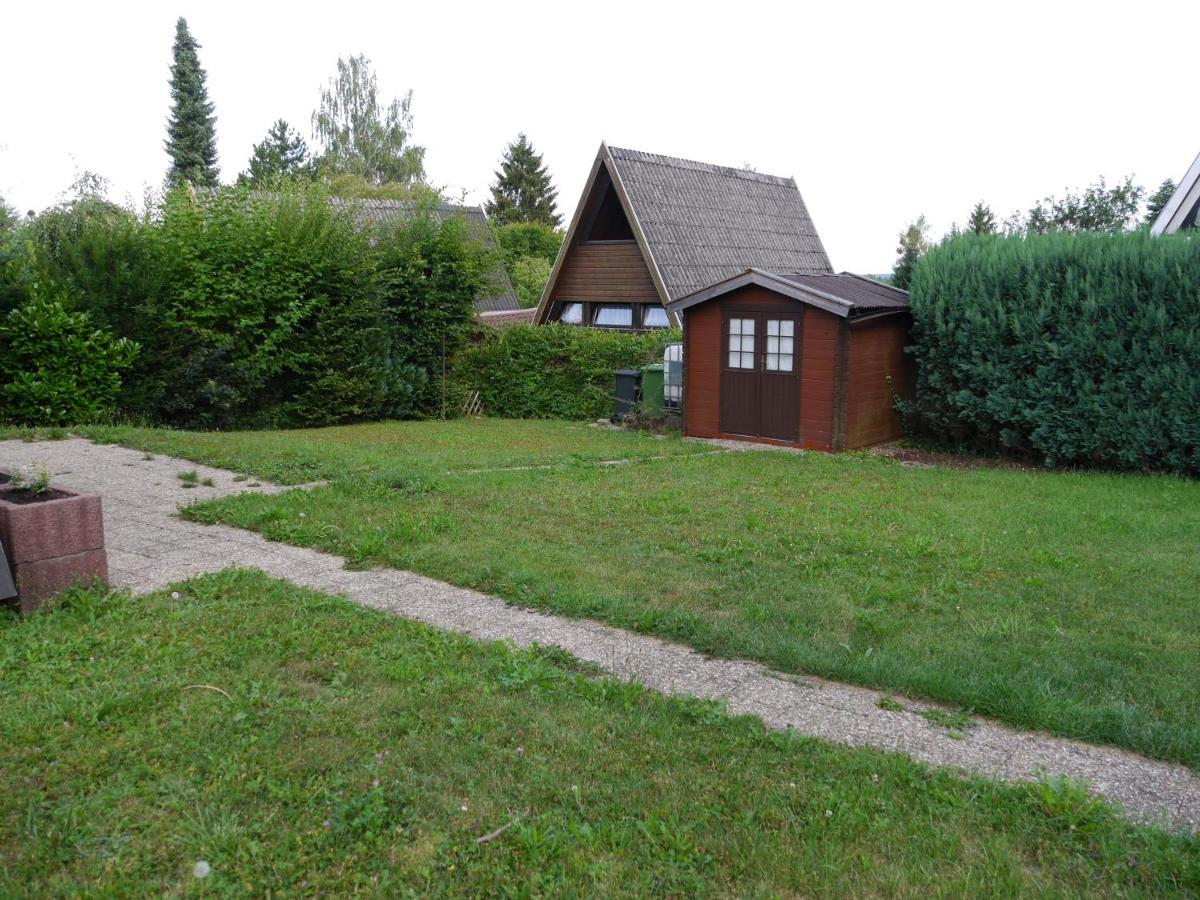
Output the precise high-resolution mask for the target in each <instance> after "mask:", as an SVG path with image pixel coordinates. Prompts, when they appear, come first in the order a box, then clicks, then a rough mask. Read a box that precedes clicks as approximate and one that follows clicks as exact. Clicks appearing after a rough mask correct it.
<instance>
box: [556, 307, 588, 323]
mask: <svg viewBox="0 0 1200 900" xmlns="http://www.w3.org/2000/svg"><path fill="white" fill-rule="evenodd" d="M558 321H560V322H563V323H565V324H567V325H581V324H583V304H582V303H564V304H563V308H562V315H560V316H559V317H558Z"/></svg>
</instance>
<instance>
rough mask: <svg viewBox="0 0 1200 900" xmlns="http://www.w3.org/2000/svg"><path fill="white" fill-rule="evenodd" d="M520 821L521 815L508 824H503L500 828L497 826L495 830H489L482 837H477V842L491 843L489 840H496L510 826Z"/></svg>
mask: <svg viewBox="0 0 1200 900" xmlns="http://www.w3.org/2000/svg"><path fill="white" fill-rule="evenodd" d="M519 821H521V819H520V816H518V817H517V818H515V819H513V820H512V821H511V822H509V823H508V824H507V825H501V826H500V827H499V828H497V829H496V830H495V831H489V832H488V833H487V834H485V835H483V836H481V837H477V838H475V843H476V844H487V843H489V842H491V841H494V840H495V839H496V838H498V837H500V835H502V834H504V832H506V831H508V829H510V828H512V827H513V826H514V825H516V824H517V822H519Z"/></svg>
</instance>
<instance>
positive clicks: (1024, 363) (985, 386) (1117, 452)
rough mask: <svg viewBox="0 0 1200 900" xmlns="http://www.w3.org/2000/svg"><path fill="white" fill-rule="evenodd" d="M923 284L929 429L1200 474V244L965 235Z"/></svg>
mask: <svg viewBox="0 0 1200 900" xmlns="http://www.w3.org/2000/svg"><path fill="white" fill-rule="evenodd" d="M911 291H912V310H913V317H914V327H913V332H912V334H913V347H912V352H913V353H914V355H915V357H916V360H917V368H918V380H917V393H916V399H915V401H914V402H913V403H911V404H907V405H906V407H905V411H906V412H907V413H908V415H909V417H910V421H911V422H912V423H913V424H914V425H915V426H916V428H917V429H919V430H921V431H924V432H926V433H931V434H933V435H934V436H936V437H938V438H940V439H941V440H944V441H948V442H951V443H955V444H960V445H969V446H974V447H983V448H993V449H999V450H1003V451H1007V452H1015V453H1019V454H1024V455H1027V456H1029V457H1032V458H1036V459H1039V460H1041V461H1044V462H1045V463H1046V464H1048V465H1064V464H1079V465H1105V466H1113V467H1117V468H1124V469H1163V470H1169V471H1174V472H1182V473H1190V474H1198V473H1200V416H1197V414H1196V411H1197V410H1198V409H1200V242H1198V241H1196V240H1194V239H1189V238H1187V237H1184V236H1169V237H1159V238H1151V237H1149V236H1148V235H1147V234H1145V233H1135V234H1119V235H1110V234H1062V233H1052V234H1045V235H1034V236H1030V237H1026V238H1019V237H994V236H985V237H978V236H975V235H964V236H961V237H956V238H953V239H951V240H949V241H947V242H945V243H943V244H942V245H941V246H938V247H935V248H934V249H932V250H931V251H930V252H929V253H928V254H927V255H926V257H925V258H924V259H923V260H922V261H921V264H920V265H919V266H918V267H917V269H916V272H915V274H914V277H913V282H912V288H911Z"/></svg>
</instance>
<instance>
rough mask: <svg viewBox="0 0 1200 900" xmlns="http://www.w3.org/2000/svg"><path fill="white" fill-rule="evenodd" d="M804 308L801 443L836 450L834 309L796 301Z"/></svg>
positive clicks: (836, 321)
mask: <svg viewBox="0 0 1200 900" xmlns="http://www.w3.org/2000/svg"><path fill="white" fill-rule="evenodd" d="M792 305H793V306H795V307H796V308H798V309H803V310H804V328H803V332H802V340H801V342H800V441H799V443H800V446H801V447H804V448H806V449H809V450H832V449H833V438H834V427H833V422H834V407H835V405H836V404H835V399H834V398H835V393H836V387H837V369H838V366H837V363H838V330H839V328H840V327H841V324H842V320H841V318H839V317H838V316H835V315H834V314H833V313H827V312H825V310H823V309H817V308H816V307H813V306H805V305H804V304H802V303H796V302H795V301H792Z"/></svg>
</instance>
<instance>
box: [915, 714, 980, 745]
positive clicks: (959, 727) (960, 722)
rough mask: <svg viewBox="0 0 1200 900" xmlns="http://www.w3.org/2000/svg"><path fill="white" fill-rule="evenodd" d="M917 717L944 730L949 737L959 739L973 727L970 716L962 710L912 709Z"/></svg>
mask: <svg viewBox="0 0 1200 900" xmlns="http://www.w3.org/2000/svg"><path fill="white" fill-rule="evenodd" d="M913 712H915V713H916V714H917V715H918V716H920V717H921V718H922V719H924V720H925V721H926V722H929V723H931V724H933V725H937V726H938V727H939V728H944V729H946V731H947V733H949V735H950V736H951V737H956V738H960V737H962V736H963V735H964V734H966V732H967V731H968V730H969V729H970V728H972V727H973V726H974V724H975V723H974V722H972V721H971V714H970V713H968V712H964V711H962V710H944V709H914V710H913Z"/></svg>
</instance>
